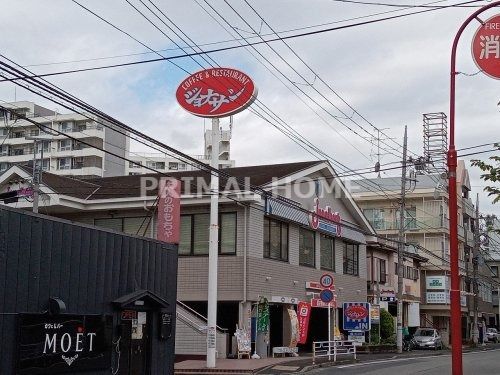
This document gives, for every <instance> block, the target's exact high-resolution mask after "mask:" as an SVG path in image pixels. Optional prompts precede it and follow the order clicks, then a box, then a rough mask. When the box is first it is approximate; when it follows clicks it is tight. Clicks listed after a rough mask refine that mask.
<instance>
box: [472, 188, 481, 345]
mask: <svg viewBox="0 0 500 375" xmlns="http://www.w3.org/2000/svg"><path fill="white" fill-rule="evenodd" d="M479 235H480V234H479V194H477V196H476V223H475V225H474V247H473V249H472V292H473V293H474V296H473V303H472V309H473V311H472V317H473V318H472V342H473V344H474V346H477V344H478V341H479V329H478V326H477V313H478V311H477V310H478V292H479V290H478V289H479V288H478V285H477V273H478V263H479V246H480V240H479Z"/></svg>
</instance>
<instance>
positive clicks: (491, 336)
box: [486, 328, 500, 343]
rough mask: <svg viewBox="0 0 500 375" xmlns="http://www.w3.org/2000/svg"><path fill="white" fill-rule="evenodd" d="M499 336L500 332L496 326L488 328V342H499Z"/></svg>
mask: <svg viewBox="0 0 500 375" xmlns="http://www.w3.org/2000/svg"><path fill="white" fill-rule="evenodd" d="M499 336H500V334H499V333H498V332H497V329H496V328H488V329H487V330H486V339H487V340H488V342H495V343H496V342H498V341H499V340H498V338H499Z"/></svg>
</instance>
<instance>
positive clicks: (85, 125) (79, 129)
mask: <svg viewBox="0 0 500 375" xmlns="http://www.w3.org/2000/svg"><path fill="white" fill-rule="evenodd" d="M85 130H87V124H85V123H84V124H78V131H79V132H83V131H85Z"/></svg>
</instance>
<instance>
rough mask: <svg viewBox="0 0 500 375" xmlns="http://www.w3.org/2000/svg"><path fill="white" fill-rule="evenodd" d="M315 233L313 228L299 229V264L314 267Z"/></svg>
mask: <svg viewBox="0 0 500 375" xmlns="http://www.w3.org/2000/svg"><path fill="white" fill-rule="evenodd" d="M314 237H315V233H314V232H313V231H312V230H307V229H304V228H300V230H299V264H300V265H301V266H309V267H314V265H315V262H314V257H315V254H314V248H315V238H314Z"/></svg>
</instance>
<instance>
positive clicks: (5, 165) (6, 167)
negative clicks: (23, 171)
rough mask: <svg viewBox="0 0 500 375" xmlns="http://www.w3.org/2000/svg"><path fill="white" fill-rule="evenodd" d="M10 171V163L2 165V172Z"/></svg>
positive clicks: (0, 169)
mask: <svg viewBox="0 0 500 375" xmlns="http://www.w3.org/2000/svg"><path fill="white" fill-rule="evenodd" d="M7 169H9V163H0V171H6V170H7Z"/></svg>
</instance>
